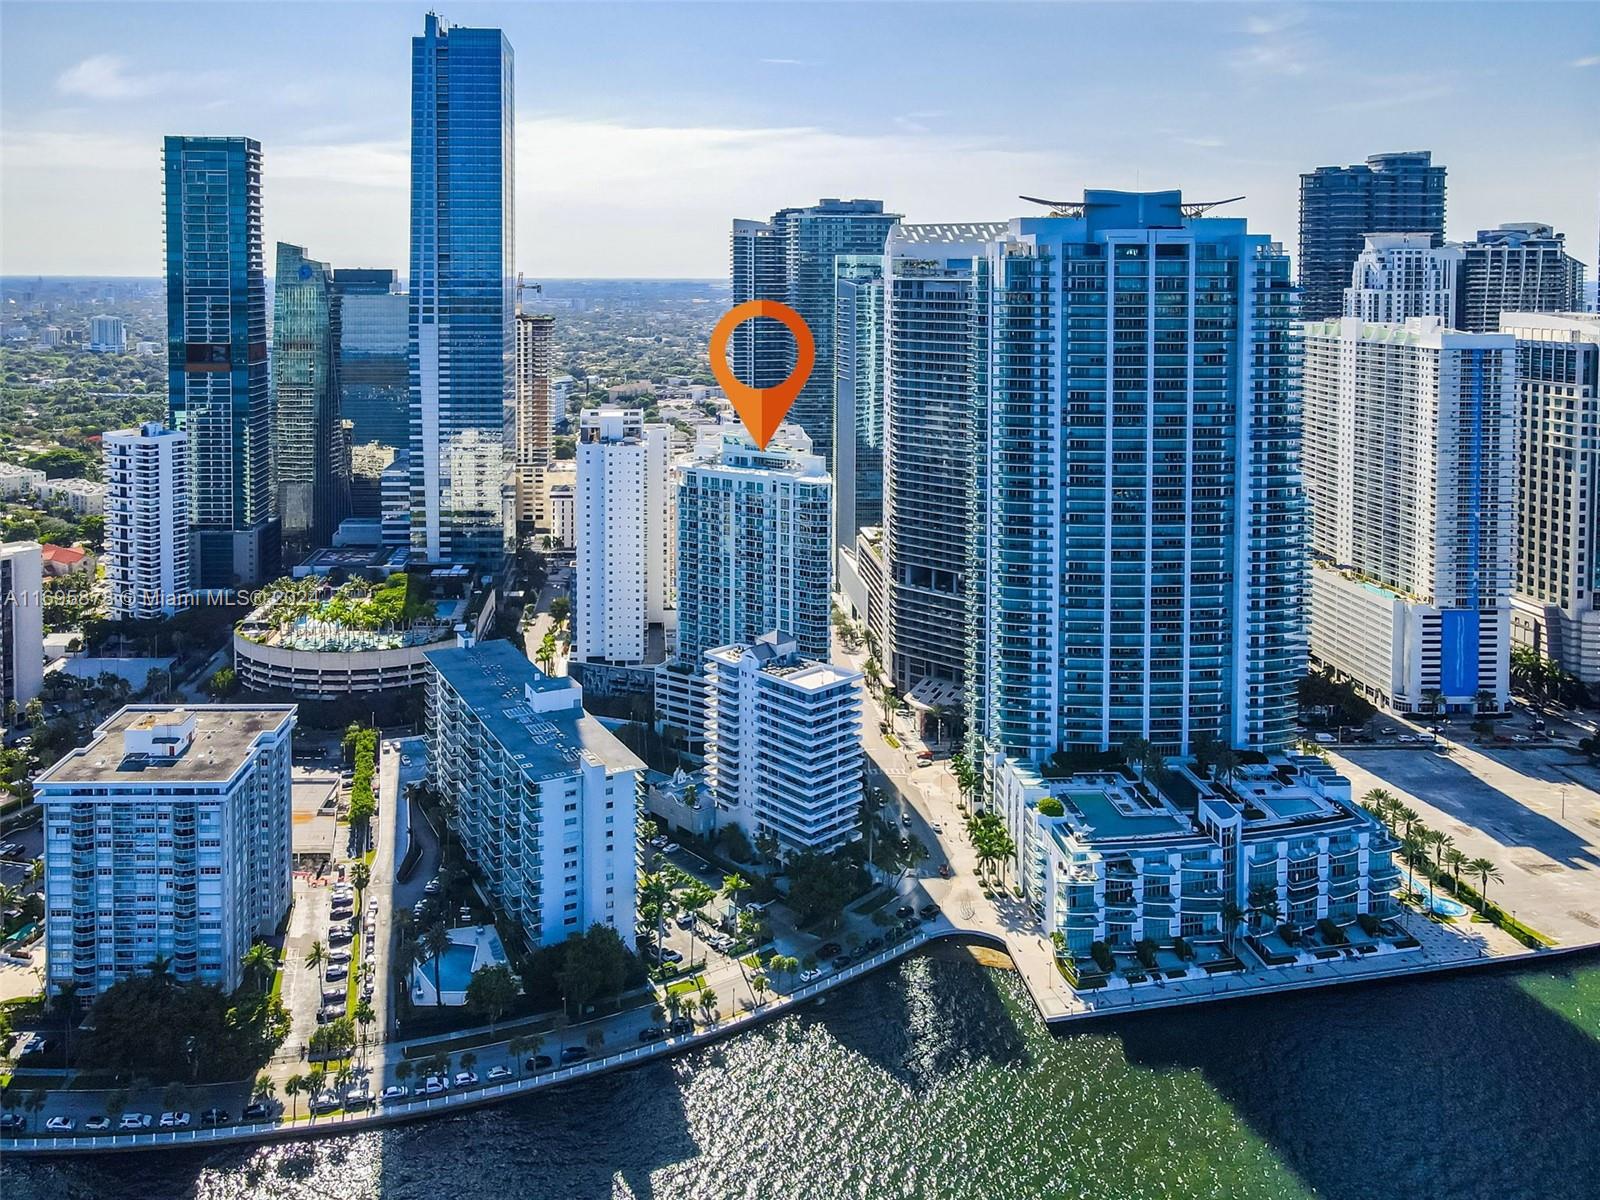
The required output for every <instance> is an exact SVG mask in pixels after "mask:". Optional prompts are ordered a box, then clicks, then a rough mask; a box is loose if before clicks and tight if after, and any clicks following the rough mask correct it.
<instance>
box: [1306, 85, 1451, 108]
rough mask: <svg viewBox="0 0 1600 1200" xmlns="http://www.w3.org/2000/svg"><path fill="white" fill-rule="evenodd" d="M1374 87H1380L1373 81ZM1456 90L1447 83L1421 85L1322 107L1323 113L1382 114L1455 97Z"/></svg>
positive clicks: (1340, 101)
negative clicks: (1389, 110) (1390, 110)
mask: <svg viewBox="0 0 1600 1200" xmlns="http://www.w3.org/2000/svg"><path fill="white" fill-rule="evenodd" d="M1374 86H1381V85H1380V84H1378V81H1376V80H1375V81H1374ZM1455 91H1456V89H1455V88H1454V87H1453V86H1452V85H1450V84H1448V83H1433V84H1422V85H1419V86H1417V87H1413V88H1409V89H1406V90H1404V91H1397V92H1380V93H1378V94H1376V95H1369V96H1364V97H1362V98H1361V99H1359V100H1339V101H1336V102H1335V103H1333V104H1329V105H1326V106H1324V108H1323V110H1322V111H1323V112H1327V113H1365V112H1383V111H1384V110H1385V109H1390V108H1410V107H1411V106H1412V105H1414V104H1427V103H1430V102H1431V101H1434V100H1442V99H1444V98H1445V97H1446V96H1453V95H1455Z"/></svg>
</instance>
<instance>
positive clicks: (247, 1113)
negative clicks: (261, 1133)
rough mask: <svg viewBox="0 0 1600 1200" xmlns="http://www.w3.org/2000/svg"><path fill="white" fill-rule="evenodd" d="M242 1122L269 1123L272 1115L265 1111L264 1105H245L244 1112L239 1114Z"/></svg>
mask: <svg viewBox="0 0 1600 1200" xmlns="http://www.w3.org/2000/svg"><path fill="white" fill-rule="evenodd" d="M239 1116H240V1120H243V1121H270V1120H271V1119H272V1114H271V1113H270V1112H268V1111H267V1106H266V1105H265V1104H246V1105H245V1106H244V1112H242V1113H241V1114H239Z"/></svg>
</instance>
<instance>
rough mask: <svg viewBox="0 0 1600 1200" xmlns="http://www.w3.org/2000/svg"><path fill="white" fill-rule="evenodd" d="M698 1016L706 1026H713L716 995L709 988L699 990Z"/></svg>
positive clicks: (715, 1013)
mask: <svg viewBox="0 0 1600 1200" xmlns="http://www.w3.org/2000/svg"><path fill="white" fill-rule="evenodd" d="M700 1015H701V1017H703V1018H704V1019H705V1023H706V1024H707V1025H711V1024H714V1023H715V1022H716V1019H717V993H716V992H714V991H712V990H711V989H710V988H701V989H700Z"/></svg>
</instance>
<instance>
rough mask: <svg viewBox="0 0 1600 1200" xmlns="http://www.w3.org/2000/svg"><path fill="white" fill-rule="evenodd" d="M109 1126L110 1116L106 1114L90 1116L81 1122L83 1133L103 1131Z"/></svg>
mask: <svg viewBox="0 0 1600 1200" xmlns="http://www.w3.org/2000/svg"><path fill="white" fill-rule="evenodd" d="M110 1128H111V1118H110V1117H106V1116H95V1117H90V1118H89V1119H88V1120H87V1121H85V1122H84V1123H83V1129H84V1132H85V1133H104V1132H105V1131H106V1130H108V1129H110Z"/></svg>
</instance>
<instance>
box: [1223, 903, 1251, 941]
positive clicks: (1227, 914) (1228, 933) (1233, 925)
mask: <svg viewBox="0 0 1600 1200" xmlns="http://www.w3.org/2000/svg"><path fill="white" fill-rule="evenodd" d="M1245 915H1246V914H1245V911H1244V909H1242V908H1240V907H1239V906H1238V905H1237V904H1236V903H1234V902H1233V901H1232V900H1229V901H1228V902H1227V903H1226V904H1224V905H1223V906H1222V929H1223V941H1224V944H1225V945H1226V946H1227V947H1228V949H1229V951H1230V952H1231V951H1232V950H1233V938H1234V935H1235V934H1236V933H1238V931H1239V922H1240V921H1243V920H1244V918H1245Z"/></svg>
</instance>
